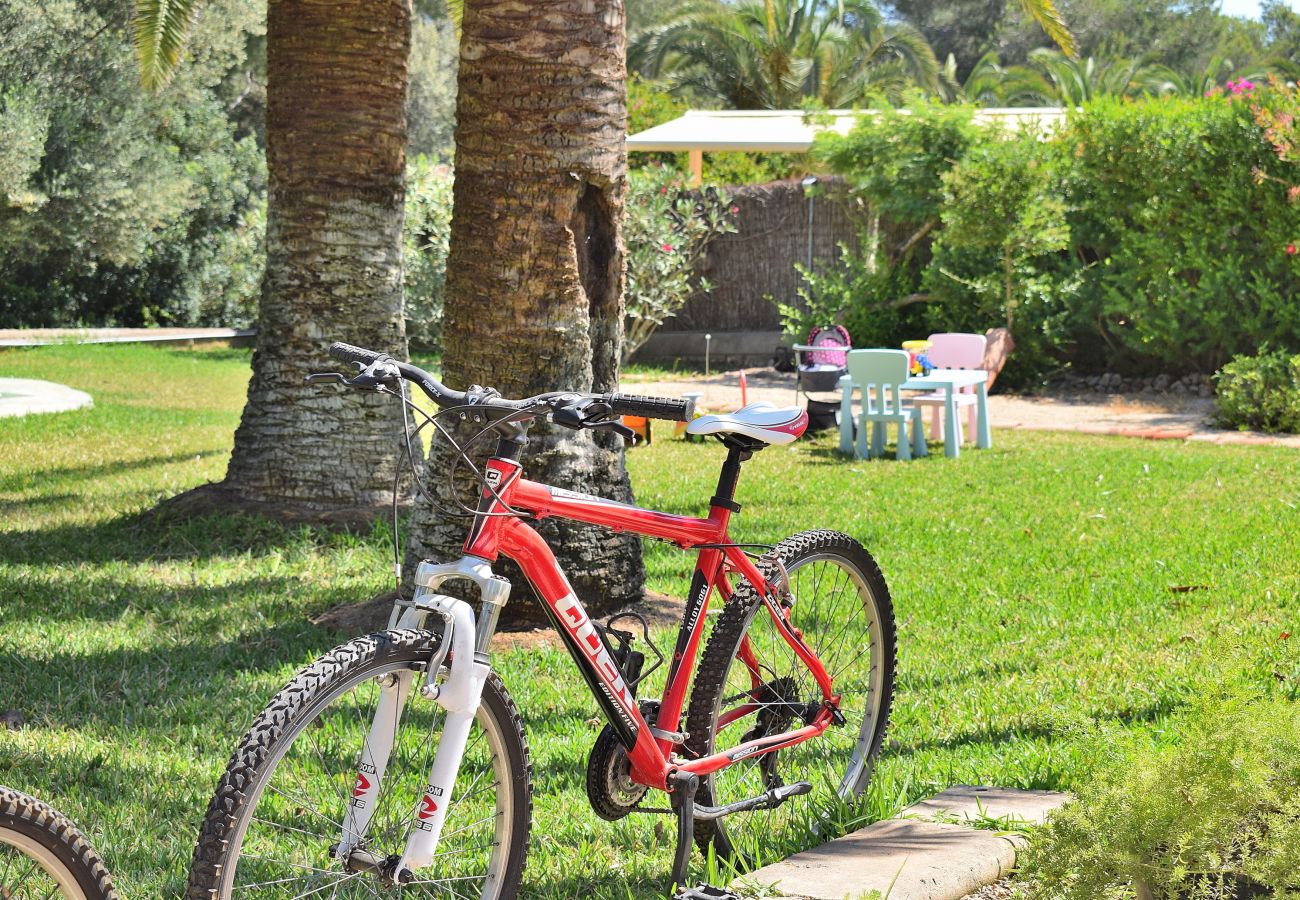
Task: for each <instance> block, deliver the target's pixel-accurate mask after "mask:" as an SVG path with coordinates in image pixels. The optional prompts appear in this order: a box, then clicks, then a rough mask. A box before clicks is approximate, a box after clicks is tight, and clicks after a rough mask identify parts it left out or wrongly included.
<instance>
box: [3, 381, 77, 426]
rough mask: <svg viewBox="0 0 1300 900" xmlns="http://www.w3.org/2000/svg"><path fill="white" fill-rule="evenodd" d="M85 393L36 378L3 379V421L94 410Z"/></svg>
mask: <svg viewBox="0 0 1300 900" xmlns="http://www.w3.org/2000/svg"><path fill="white" fill-rule="evenodd" d="M93 404H94V401H93V400H92V399H91V397H90V395H89V394H87V393H85V392H84V391H77V390H73V389H72V388H70V387H65V386H64V385H61V384H55V383H54V382H52V381H37V380H36V379H34V378H0V418H3V417H5V416H26V415H30V414H32V413H49V412H66V411H67V410H70V409H81V408H82V407H85V406H91V405H93Z"/></svg>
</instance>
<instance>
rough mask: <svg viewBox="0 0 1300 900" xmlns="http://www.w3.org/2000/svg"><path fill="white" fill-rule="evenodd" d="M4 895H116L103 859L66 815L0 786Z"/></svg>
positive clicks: (76, 898)
mask: <svg viewBox="0 0 1300 900" xmlns="http://www.w3.org/2000/svg"><path fill="white" fill-rule="evenodd" d="M0 897H3V898H5V900H37V898H40V900H52V898H56V897H63V898H66V900H117V892H116V891H115V890H113V881H112V879H111V878H109V875H108V870H107V869H105V868H104V863H103V860H101V859H100V858H99V854H98V853H96V852H95V848H93V847H91V846H90V842H89V841H87V840H86V838H85V836H84V835H82V833H81V832H80V831H78V830H77V826H76V825H74V824H72V822H71V820H69V819H68V817H67V816H65V815H63V814H62V813H60V812H58V811H57V810H55V809H54V808H53V807H51V806H50V805H49V804H47V803H43V802H42V801H40V800H37V799H36V798H35V797H29V796H28V795H26V794H24V793H22V792H21V791H15V790H13V789H11V788H7V787H0Z"/></svg>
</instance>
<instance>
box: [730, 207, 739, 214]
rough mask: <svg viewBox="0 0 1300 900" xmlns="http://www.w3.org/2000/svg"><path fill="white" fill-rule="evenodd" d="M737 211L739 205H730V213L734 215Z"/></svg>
mask: <svg viewBox="0 0 1300 900" xmlns="http://www.w3.org/2000/svg"><path fill="white" fill-rule="evenodd" d="M738 212H740V207H739V206H732V207H731V214H732V215H733V216H734V215H735V214H736V213H738Z"/></svg>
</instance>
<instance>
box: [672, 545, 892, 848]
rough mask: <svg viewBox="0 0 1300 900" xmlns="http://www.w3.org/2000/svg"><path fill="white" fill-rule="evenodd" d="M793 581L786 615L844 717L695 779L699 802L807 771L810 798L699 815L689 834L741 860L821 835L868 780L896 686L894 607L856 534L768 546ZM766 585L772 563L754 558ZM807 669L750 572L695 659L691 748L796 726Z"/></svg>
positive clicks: (809, 710) (807, 703)
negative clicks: (719, 815) (717, 816)
mask: <svg viewBox="0 0 1300 900" xmlns="http://www.w3.org/2000/svg"><path fill="white" fill-rule="evenodd" d="M774 552H775V553H776V555H777V557H778V558H779V559H780V560H781V563H782V565H783V566H784V568H785V570H786V572H787V574H788V575H789V579H790V592H791V595H792V597H793V605H792V607H791V608H790V610H789V618H790V624H791V625H793V627H795V628H796V629H799V630H800V631H801V632H802V634H803V638H804V641H805V642H806V643H807V644H808V646H809V647H810V648H811V649H812V650H813V652H814V653H816V654H817V657H818V658H819V659H820V660H821V661H822V664H823V665H824V666H825V667H826V670H827V672H829V673H830V675H831V684H832V688H831V690H832V693H834V694H839V695H840V696H841V701H840V707H839V708H840V712H841V713H842V714H843V715H844V719H845V724H843V725H839V726H837V725H831V727H830V728H829V729H827V731H826V732H825V733H824V734H822V735H821V736H819V737H816V738H813V739H811V740H808V741H805V742H803V743H802V744H798V745H796V746H794V747H788V748H786V749H784V750H778V751H775V752H772V753H768V754H764V755H761V756H755V757H751V758H749V759H744V760H741V761H739V762H736V763H733V764H732V765H731V766H729V767H727V768H726V769H723V770H721V771H719V772H716V773H714V774H713V775H710V776H708V777H707V778H706V779H704V780H703V781H702V783H701V785H700V792H699V795H698V799H699V802H700V803H704V804H709V805H714V806H722V805H726V804H729V803H734V802H736V801H739V800H745V799H748V798H751V797H756V796H758V795H760V794H763V793H764V792H765V791H768V790H770V789H772V788H774V787H779V786H780V785H783V784H793V783H795V782H799V781H806V782H809V783H810V784H811V785H812V788H813V790H812V792H811V794H810V795H808V796H807V797H796V798H794V799H792V800H790V801H788V802H786V803H785V804H783V805H781V806H778V807H777V808H775V809H759V810H753V811H750V812H745V813H736V814H733V815H731V816H728V817H726V818H725V819H721V820H718V821H716V822H701V823H697V826H696V837H697V839H698V840H699V841H700V843H701V846H702V847H705V846H707V845H708V844H710V843H711V844H713V846H714V848H715V850H716V851H717V853H718V855H719V856H720V857H723V858H725V859H728V860H730V861H731V864H732V865H733V866H734V867H735V868H736V869H738V870H748V869H751V868H754V867H756V866H760V865H764V864H765V863H767V862H769V861H771V859H772V858H774V857H779V856H784V855H786V854H787V853H789V852H790V851H792V850H797V849H802V848H804V847H806V846H808V845H810V844H811V843H814V842H815V841H817V840H824V839H826V838H827V837H828V835H826V834H824V833H820V832H822V830H823V829H822V827H821V824H820V823H821V822H823V821H825V820H826V819H828V818H829V817H830V816H831V815H832V814H833V812H834V810H835V808H837V807H839V806H842V805H843V804H845V803H849V802H852V801H853V800H854V799H856V798H857V797H858V795H859V794H861V793H862V791H863V790H865V789H866V786H867V783H868V781H869V780H870V778H871V768H872V764H873V762H874V759H875V756H876V753H877V752H878V751H879V749H880V745H881V742H882V741H883V739H884V735H885V728H886V726H887V724H888V720H889V709H890V705H891V703H892V700H893V691H894V652H895V647H894V642H895V638H894V611H893V605H892V603H891V602H890V598H889V590H888V588H887V587H886V586H885V579H884V576H883V575H882V574H881V573H880V568H879V567H878V566H877V565H876V562H875V560H873V559H872V558H871V555H870V554H868V553H867V551H866V550H865V549H863V547H862V545H861V544H859V543H858V542H857V541H855V540H853V538H851V537H849V536H848V535H845V534H840V533H839V532H835V531H806V532H802V533H800V534H796V535H794V536H792V537H789V538H786V539H785V540H784V541H782V542H781V543H780V544H778V545H777V546H776V548H775V551H774ZM760 569H761V570H762V571H763V575H764V577H765V578H766V579H767V580H768V581H769V583H771V584H774V585H775V584H778V583H779V577H780V576H779V572H778V569H777V567H776V566H774V565H771V564H767V565H766V567H764V566H760ZM821 702H822V695H821V691H820V689H819V688H818V687H817V683H816V680H815V679H814V678H813V675H812V672H811V671H810V670H809V669H808V668H807V667H806V666H805V665H804V664H803V663H802V662H801V661H800V660H799V658H798V657H797V656H796V655H795V653H794V650H793V649H792V648H791V647H790V645H789V644H788V643H787V642H786V641H785V639H784V638H783V637H782V636H781V635H780V633H779V632H778V631H777V629H776V626H775V624H774V623H773V621H772V617H771V615H770V614H769V613H768V611H767V606H766V604H765V603H763V602H762V601H761V599H760V597H759V595H758V592H757V591H755V590H754V588H753V587H752V586H751V585H750V584H749V583H748V582H741V583H740V584H739V585H737V587H736V590H735V592H734V593H733V595H732V597H731V599H730V600H728V602H727V604H726V606H725V608H724V609H723V612H722V614H721V615H720V616H719V618H718V622H717V624H716V625H715V627H714V630H713V634H712V635H711V636H710V638H709V642H708V645H707V646H706V647H705V649H704V653H703V655H702V656H701V658H700V667H699V671H698V673H697V674H696V676H695V684H694V689H693V691H692V694H691V703H690V709H689V712H688V714H687V723H686V730H687V731H688V732H689V734H690V737H689V739H688V741H687V745H686V746H687V750H688V752H689V753H690V755H692V756H708V755H710V754H713V753H719V752H722V751H725V750H728V749H730V748H733V747H736V746H737V745H739V744H742V743H745V742H746V741H750V740H754V739H756V738H759V737H762V736H764V735H770V734H779V733H781V732H785V731H789V730H792V729H795V728H799V727H801V726H802V725H803V724H805V722H806V721H808V720H809V719H811V716H812V715H814V714H815V712H816V710H817V708H818V707H819V706H820V705H821Z"/></svg>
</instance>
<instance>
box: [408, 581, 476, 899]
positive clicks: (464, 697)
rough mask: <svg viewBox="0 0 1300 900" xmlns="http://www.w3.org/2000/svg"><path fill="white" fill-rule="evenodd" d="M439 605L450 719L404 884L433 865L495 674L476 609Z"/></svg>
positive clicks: (444, 601) (418, 812) (452, 602)
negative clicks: (481, 648)
mask: <svg viewBox="0 0 1300 900" xmlns="http://www.w3.org/2000/svg"><path fill="white" fill-rule="evenodd" d="M437 603H438V605H439V606H440V607H441V608H440V609H439V610H438V611H439V612H442V613H444V614H448V615H449V616H450V618H451V649H452V654H453V655H452V661H451V671H450V673H449V674H448V676H447V680H446V681H445V682H444V683H443V684H442V686H441V688H440V690H439V691H438V695H437V698H436V699H437V702H438V704H439V705H440V706H442V707H443V708H444V709H445V710H446V711H447V718H446V721H445V722H444V723H443V727H442V739H441V741H439V743H438V752H437V755H436V756H434V759H433V766H432V768H431V770H430V772H429V784H428V785H427V786H426V788H425V793H424V796H423V797H421V798H420V801H419V803H417V804H416V808H415V814H414V815H413V816H412V821H413V822H414V823H415V827H414V828H413V829H412V830H411V835H410V837H409V838H408V839H407V842H406V850H405V852H403V854H402V859H401V862H399V863H398V865H397V877H398V880H399V881H401V880H404V878H405V877H409V874H408V873H409V872H410V871H411V870H413V869H419V868H421V867H423V866H427V865H428V864H429V863H430V862H431V861H432V860H433V854H434V851H435V850H436V849H437V846H438V837H439V835H441V833H442V825H443V822H444V821H445V820H446V817H447V806H448V804H449V803H450V802H451V793H452V789H453V788H454V787H455V786H456V775H457V773H458V772H459V771H460V764H461V761H462V760H463V759H464V756H465V744H466V741H467V740H468V738H469V731H470V727H471V726H472V725H473V724H474V717H475V716H476V715H477V713H478V707H479V702H480V701H481V700H482V697H483V684H484V682H486V681H487V678H488V674H489V673H490V672H491V671H492V670H491V667H490V666H489V665H488V664H487V661H486V659H485V658H482V657H476V654H475V652H474V649H475V648H474V632H475V620H474V610H473V608H472V607H471V606H470V605H469V604H468V603H466V602H465V601H463V600H457V599H454V598H452V597H438V598H437Z"/></svg>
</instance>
